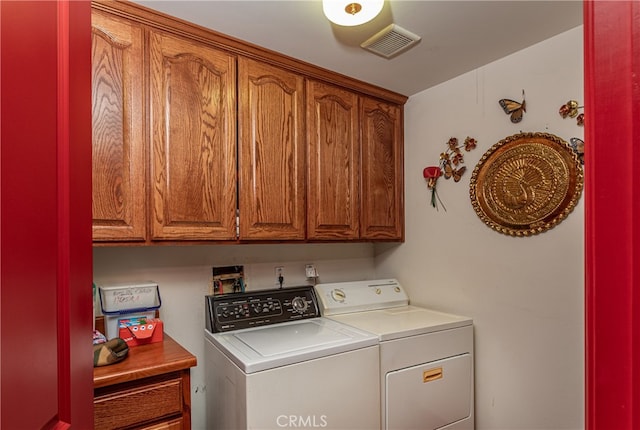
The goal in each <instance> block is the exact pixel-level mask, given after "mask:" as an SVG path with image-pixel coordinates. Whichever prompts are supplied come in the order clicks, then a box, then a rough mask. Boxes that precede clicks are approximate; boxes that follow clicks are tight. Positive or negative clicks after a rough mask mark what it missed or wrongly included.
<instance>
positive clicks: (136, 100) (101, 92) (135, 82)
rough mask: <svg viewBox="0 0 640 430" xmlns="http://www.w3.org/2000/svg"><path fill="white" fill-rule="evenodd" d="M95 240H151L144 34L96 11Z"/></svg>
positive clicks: (93, 119)
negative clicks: (147, 198)
mask: <svg viewBox="0 0 640 430" xmlns="http://www.w3.org/2000/svg"><path fill="white" fill-rule="evenodd" d="M91 21H92V30H93V31H92V35H91V40H92V49H91V55H92V64H91V69H92V71H91V73H92V96H93V107H92V128H93V140H92V143H93V150H92V156H93V178H92V180H93V182H92V183H93V240H94V241H117V240H126V241H134V240H145V237H146V224H145V222H146V217H145V207H146V205H145V185H144V184H145V172H146V169H145V145H144V132H143V129H144V127H143V117H144V112H143V101H144V89H143V85H144V81H143V76H144V73H143V72H144V61H143V49H142V48H143V44H142V39H143V30H142V28H141V27H140V26H139V25H137V24H134V23H131V22H129V21H126V20H124V19H121V18H116V17H111V16H109V15H106V14H103V13H101V12H97V11H94V12H93V13H92V16H91Z"/></svg>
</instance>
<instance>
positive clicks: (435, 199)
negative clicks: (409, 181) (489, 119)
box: [422, 136, 477, 212]
mask: <svg viewBox="0 0 640 430" xmlns="http://www.w3.org/2000/svg"><path fill="white" fill-rule="evenodd" d="M476 144H477V142H476V140H475V139H474V138H472V137H469V136H467V138H466V139H465V140H464V142H463V143H459V141H458V139H457V138H455V137H452V138H451V139H449V141H448V142H447V149H446V150H445V151H444V152H442V153H441V154H440V161H439V163H438V165H437V166H429V167H425V168H424V170H423V171H422V174H423V176H424V178H425V179H426V180H427V188H428V189H430V190H431V206H433V207H434V208H436V210H437V209H438V203H440V206H442V208H443V209H444V210H445V212H446V210H447V208H446V207H445V206H444V204H443V203H442V200H440V196H439V195H438V191H437V189H436V185H437V182H438V178H439V177H441V176H444V178H445V179H450V178H453V180H454V182H458V181H460V178H461V177H462V175H463V174H464V172H465V171H466V170H467V167H466V166H462V165H461V164H463V163H464V153H463V152H462V149H464V150H465V151H466V152H469V151H471V150H472V149H475V147H476Z"/></svg>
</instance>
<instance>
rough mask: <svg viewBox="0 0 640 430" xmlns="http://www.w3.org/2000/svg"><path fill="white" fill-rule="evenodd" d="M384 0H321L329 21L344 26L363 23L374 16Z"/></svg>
mask: <svg viewBox="0 0 640 430" xmlns="http://www.w3.org/2000/svg"><path fill="white" fill-rule="evenodd" d="M382 6H384V0H355V1H350V0H322V10H323V12H324V14H325V15H326V17H327V18H328V19H329V21H331V22H333V23H335V24H338V25H344V26H354V25H360V24H364V23H365V22H368V21H371V20H372V19H373V18H375V17H376V16H377V15H378V14H379V13H380V11H381V10H382Z"/></svg>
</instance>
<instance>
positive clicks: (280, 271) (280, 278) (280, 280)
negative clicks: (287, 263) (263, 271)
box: [275, 266, 284, 287]
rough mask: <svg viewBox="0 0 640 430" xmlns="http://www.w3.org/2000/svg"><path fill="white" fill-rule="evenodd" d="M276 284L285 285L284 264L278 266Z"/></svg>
mask: <svg viewBox="0 0 640 430" xmlns="http://www.w3.org/2000/svg"><path fill="white" fill-rule="evenodd" d="M275 271H276V286H278V287H282V286H283V285H284V266H276V267H275Z"/></svg>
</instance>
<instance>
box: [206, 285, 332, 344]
mask: <svg viewBox="0 0 640 430" xmlns="http://www.w3.org/2000/svg"><path fill="white" fill-rule="evenodd" d="M206 310H207V315H206V319H207V321H206V325H207V330H209V331H210V332H212V333H219V332H225V331H231V330H240V329H245V328H251V327H259V326H263V325H269V324H277V323H282V322H287V321H294V320H299V319H305V318H316V317H319V316H320V310H319V307H318V300H317V299H316V295H315V291H314V289H313V287H312V286H305V287H293V288H282V289H277V290H264V291H255V292H245V293H237V294H219V295H212V296H206Z"/></svg>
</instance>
